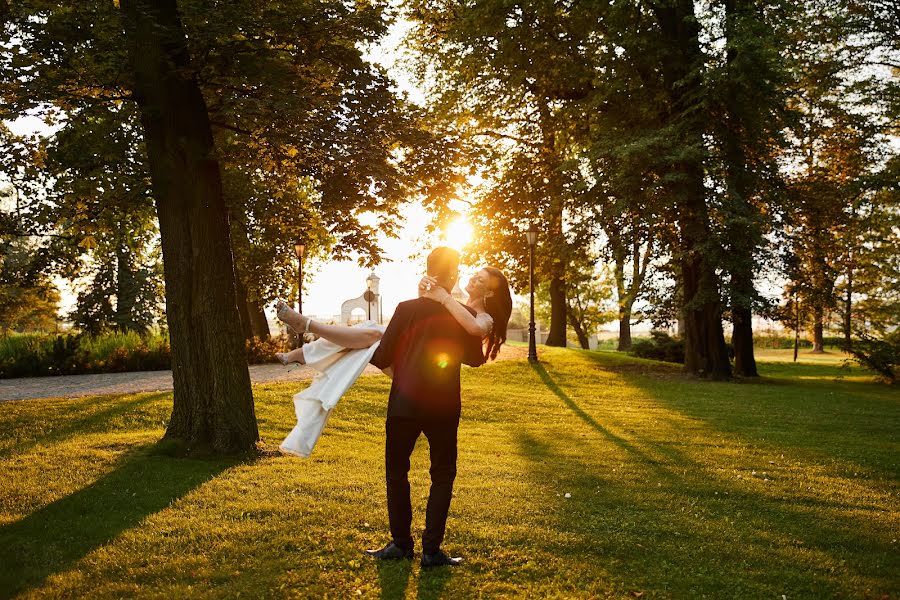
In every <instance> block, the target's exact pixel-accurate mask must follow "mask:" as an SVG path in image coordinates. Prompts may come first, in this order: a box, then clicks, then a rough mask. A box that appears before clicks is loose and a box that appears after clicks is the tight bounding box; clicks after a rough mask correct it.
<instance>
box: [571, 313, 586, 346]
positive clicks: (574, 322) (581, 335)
mask: <svg viewBox="0 0 900 600" xmlns="http://www.w3.org/2000/svg"><path fill="white" fill-rule="evenodd" d="M569 324H570V325H571V326H572V329H574V330H575V336H576V337H577V338H578V345H580V346H581V348H582V350H590V349H591V344H590V341H589V340H588V336H587V333H585V331H584V327H582V326H581V323H580V322H579V321H578V319H576V318H575V316H574V315H573V313H571V312H570V313H569Z"/></svg>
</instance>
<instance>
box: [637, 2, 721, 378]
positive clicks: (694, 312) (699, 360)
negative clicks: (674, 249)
mask: <svg viewBox="0 0 900 600" xmlns="http://www.w3.org/2000/svg"><path fill="white" fill-rule="evenodd" d="M651 7H652V9H653V12H654V14H655V15H656V19H657V22H658V24H659V26H660V30H661V33H662V37H663V40H664V43H665V44H666V46H667V47H668V49H669V54H668V56H667V57H665V60H664V62H663V65H662V71H663V80H664V83H665V86H666V88H667V90H668V95H669V101H670V105H671V108H670V110H671V111H672V112H671V115H670V119H671V120H672V121H673V122H677V123H678V126H679V127H678V129H679V131H680V133H679V138H680V139H679V140H678V143H679V145H680V146H681V147H680V148H679V150H678V152H679V155H681V156H683V155H685V154H689V153H690V150H689V149H695V152H694V154H696V155H697V157H696V158H695V157H684V158H675V159H673V160H672V163H671V165H670V175H669V177H668V179H669V181H670V183H669V184H668V192H669V193H670V194H671V197H672V199H673V201H674V202H675V205H676V209H677V218H678V226H679V233H680V243H681V248H680V249H679V254H680V256H679V263H680V267H681V275H682V286H683V288H682V291H683V295H684V296H683V297H684V325H685V335H684V340H685V344H684V346H685V348H684V350H685V361H684V368H685V371H686V372H687V373H690V374H693V375H698V376H704V377H710V378H713V379H726V378H729V377H730V376H731V364H730V362H729V360H728V349H727V347H726V345H725V333H724V330H723V328H722V309H721V300H720V298H719V281H718V276H717V273H716V262H715V258H714V256H713V255H712V253H711V252H710V247H711V245H710V243H709V242H710V238H711V235H712V232H711V227H710V223H709V213H708V208H707V205H706V197H705V189H704V185H703V162H702V158H701V150H702V148H704V146H705V144H704V142H703V135H704V132H705V124H704V122H703V120H702V114H701V111H700V107H699V106H697V102H698V99H699V98H701V97H702V89H701V86H702V81H701V79H700V77H699V67H700V65H701V64H702V62H703V57H702V54H701V52H700V45H699V38H698V36H699V25H698V23H697V20H696V16H695V14H694V4H693V0H671V1H666V2H656V3H653V4H652V6H651Z"/></svg>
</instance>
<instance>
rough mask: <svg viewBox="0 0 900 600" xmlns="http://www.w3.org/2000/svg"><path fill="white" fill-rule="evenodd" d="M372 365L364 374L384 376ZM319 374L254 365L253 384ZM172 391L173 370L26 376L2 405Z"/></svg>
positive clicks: (4, 383) (2, 394) (4, 389)
mask: <svg viewBox="0 0 900 600" xmlns="http://www.w3.org/2000/svg"><path fill="white" fill-rule="evenodd" d="M380 372H381V371H379V370H378V369H377V368H375V367H373V366H372V365H369V366H368V367H366V370H365V371H364V373H380ZM314 375H315V370H313V369H311V368H309V367H297V368H295V369H293V370H291V371H288V367H283V366H281V365H251V366H250V380H251V381H253V383H265V382H269V381H298V382H301V381H308V380H310V379H312V378H313V376H314ZM171 390H172V371H136V372H132V373H100V374H96V375H60V376H59V377H22V378H19V379H0V402H7V401H9V400H25V399H28V398H75V397H78V396H95V395H100V394H134V393H136V392H168V391H171Z"/></svg>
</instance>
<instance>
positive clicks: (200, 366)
mask: <svg viewBox="0 0 900 600" xmlns="http://www.w3.org/2000/svg"><path fill="white" fill-rule="evenodd" d="M121 10H122V17H123V23H124V28H125V38H126V43H127V45H128V50H129V54H130V58H131V64H132V69H133V75H134V96H135V99H136V100H137V103H138V106H139V107H140V110H141V122H142V124H143V129H144V139H145V141H146V144H147V155H148V160H149V166H150V176H151V181H152V184H153V196H154V199H155V201H156V209H157V213H158V217H159V230H160V237H161V240H162V250H163V264H164V270H165V280H166V315H167V319H168V325H169V335H170V338H171V342H172V373H173V378H174V384H175V385H174V405H173V409H172V416H171V419H170V420H169V425H168V428H167V430H166V437H167V438H169V439H173V440H176V441H177V442H179V443H181V444H184V447H185V450H186V451H187V452H190V453H193V452H207V451H213V452H217V453H233V452H243V451H249V450H252V449H254V447H255V444H256V442H257V440H258V439H259V433H258V430H257V425H256V415H255V413H254V406H253V396H252V393H251V390H250V375H249V371H248V369H247V360H246V356H245V353H244V340H243V336H242V335H241V329H240V319H239V317H238V311H237V307H236V304H235V282H234V264H233V260H232V255H231V244H230V239H229V231H228V223H227V219H226V211H225V203H224V201H223V198H222V182H221V172H220V170H219V164H218V162H217V160H216V158H215V149H214V147H213V140H212V132H211V130H210V125H209V116H208V113H207V109H206V103H205V102H204V99H203V96H202V95H201V93H200V88H199V86H198V84H197V80H196V76H195V75H194V73H193V70H192V67H191V64H190V58H189V55H188V48H187V39H186V37H185V33H184V30H183V28H182V25H181V20H180V17H179V15H178V12H177V7H176V4H175V0H159V1H154V2H150V1H149V0H121Z"/></svg>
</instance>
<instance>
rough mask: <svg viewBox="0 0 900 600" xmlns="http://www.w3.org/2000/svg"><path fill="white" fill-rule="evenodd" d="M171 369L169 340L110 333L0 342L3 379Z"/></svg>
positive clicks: (13, 337) (28, 337)
mask: <svg viewBox="0 0 900 600" xmlns="http://www.w3.org/2000/svg"><path fill="white" fill-rule="evenodd" d="M169 368H171V358H170V349H169V340H168V337H167V336H165V335H162V334H155V335H140V334H138V333H136V332H125V333H115V332H108V333H102V334H100V335H96V336H90V335H85V334H67V335H57V336H41V335H11V336H6V337H3V338H0V377H3V378H10V377H39V376H44V375H81V374H85V373H121V372H126V371H158V370H165V369H169Z"/></svg>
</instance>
